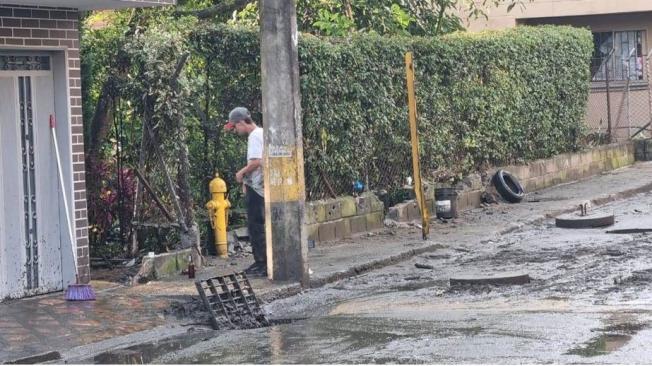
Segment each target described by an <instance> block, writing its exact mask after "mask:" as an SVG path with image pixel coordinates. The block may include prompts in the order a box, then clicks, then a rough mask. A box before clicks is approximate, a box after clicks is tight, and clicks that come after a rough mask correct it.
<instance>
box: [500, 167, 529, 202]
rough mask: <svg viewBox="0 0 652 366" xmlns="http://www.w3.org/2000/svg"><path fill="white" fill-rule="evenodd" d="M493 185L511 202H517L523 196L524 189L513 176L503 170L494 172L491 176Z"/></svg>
mask: <svg viewBox="0 0 652 366" xmlns="http://www.w3.org/2000/svg"><path fill="white" fill-rule="evenodd" d="M493 183H494V186H495V187H496V190H497V191H498V193H500V195H501V196H502V197H503V198H504V199H505V200H506V201H507V202H511V203H519V202H521V201H522V200H523V197H525V190H523V186H522V185H521V183H519V181H518V179H516V177H515V176H513V175H511V174H510V173H509V172H507V171H505V170H499V171H498V172H496V175H494V178H493Z"/></svg>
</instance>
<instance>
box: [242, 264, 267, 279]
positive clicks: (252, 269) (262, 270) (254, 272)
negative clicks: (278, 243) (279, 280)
mask: <svg viewBox="0 0 652 366" xmlns="http://www.w3.org/2000/svg"><path fill="white" fill-rule="evenodd" d="M266 267H267V266H265V265H262V264H259V263H254V264H252V265H251V266H249V268H247V269H245V270H244V272H245V273H246V274H248V275H250V276H257V277H258V276H260V277H264V276H267V268H266Z"/></svg>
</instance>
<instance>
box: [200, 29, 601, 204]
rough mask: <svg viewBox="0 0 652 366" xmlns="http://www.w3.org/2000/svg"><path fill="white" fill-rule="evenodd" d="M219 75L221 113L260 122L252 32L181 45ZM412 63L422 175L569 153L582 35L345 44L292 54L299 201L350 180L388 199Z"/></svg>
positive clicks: (584, 58) (406, 152) (404, 156)
mask: <svg viewBox="0 0 652 366" xmlns="http://www.w3.org/2000/svg"><path fill="white" fill-rule="evenodd" d="M192 41H193V44H194V46H195V48H196V50H197V51H198V53H199V54H201V55H204V56H205V57H206V59H207V60H210V62H211V64H213V65H214V67H215V68H216V69H217V70H219V71H220V72H218V73H215V74H214V76H213V77H212V88H213V90H214V91H215V92H216V93H217V94H218V95H219V98H218V100H219V104H220V107H219V108H221V110H223V111H225V113H226V112H227V111H228V110H229V109H230V108H231V107H233V106H236V105H247V106H249V107H250V108H251V110H252V112H253V113H254V116H255V117H258V120H260V99H261V92H260V55H259V48H260V47H259V35H258V32H257V31H254V30H250V29H243V28H234V27H230V26H215V27H213V28H208V29H203V30H200V31H198V32H196V33H195V34H194V35H193V38H192ZM407 51H413V52H414V54H415V66H416V72H417V76H416V80H417V85H416V88H417V98H418V112H419V123H420V126H419V132H420V137H421V144H422V145H421V152H422V167H423V169H424V174H425V176H426V177H431V178H433V179H440V180H441V179H450V178H453V179H455V178H460V177H462V176H463V175H464V174H467V173H469V172H471V171H474V170H477V169H479V168H481V167H482V166H485V165H488V164H489V165H498V164H508V163H513V162H519V161H527V160H532V159H539V158H546V157H550V156H552V155H555V154H558V153H563V152H567V151H574V150H577V149H578V148H579V147H580V141H581V140H582V137H583V135H584V130H585V129H584V126H583V122H582V120H583V116H584V112H585V107H586V102H587V97H588V90H589V89H588V85H589V80H590V71H589V64H590V58H591V54H592V51H593V43H592V38H591V34H590V32H589V31H588V30H584V29H577V28H571V27H557V26H543V27H517V28H515V29H510V30H506V31H500V32H496V31H491V32H482V33H454V34H451V35H446V36H443V37H439V38H419V37H410V38H403V37H392V38H386V37H380V36H376V35H356V36H353V37H351V38H346V39H323V38H317V37H314V36H310V35H302V36H301V39H300V43H299V57H300V68H301V92H302V108H303V133H304V144H305V145H304V156H305V164H306V169H305V171H306V184H307V191H308V194H309V197H310V198H313V199H314V198H319V196H320V195H321V194H322V193H324V192H325V191H326V185H325V181H327V182H328V183H329V184H330V185H331V186H332V187H333V189H334V190H335V191H336V192H335V193H337V194H346V193H350V187H351V183H352V182H353V181H354V180H358V179H359V180H362V181H363V182H365V181H366V182H368V184H369V186H370V187H369V188H371V189H388V190H389V189H392V188H396V187H399V186H401V185H402V184H404V178H405V177H406V176H409V175H410V171H411V167H410V163H409V161H410V159H409V156H410V146H409V133H408V122H407V116H408V113H407V94H406V86H405V65H404V54H405V52H407Z"/></svg>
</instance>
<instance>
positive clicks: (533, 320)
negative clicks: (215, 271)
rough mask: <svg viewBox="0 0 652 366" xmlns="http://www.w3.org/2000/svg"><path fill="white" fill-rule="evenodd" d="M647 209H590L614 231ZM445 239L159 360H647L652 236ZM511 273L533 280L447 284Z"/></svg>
mask: <svg viewBox="0 0 652 366" xmlns="http://www.w3.org/2000/svg"><path fill="white" fill-rule="evenodd" d="M651 207H652V194H644V195H639V196H635V197H633V198H631V199H629V200H626V201H621V202H616V203H612V204H609V205H606V206H603V207H599V208H595V209H596V210H600V211H606V212H613V213H615V215H616V225H615V226H613V227H610V228H609V229H608V230H615V229H631V228H650V227H652V216H651V215H652V210H651ZM441 244H442V247H443V248H442V249H440V250H437V251H435V252H430V253H426V254H422V255H420V256H418V257H415V258H413V259H411V260H409V261H406V262H403V263H400V264H398V265H394V266H391V267H386V268H383V269H379V270H376V271H373V272H369V273H366V274H363V275H360V276H357V277H353V278H350V279H346V280H342V281H340V282H337V283H334V284H331V285H328V286H325V287H323V288H320V289H314V290H310V291H305V292H303V293H302V294H300V295H297V296H294V297H291V298H287V299H283V300H278V301H275V302H272V303H271V304H268V305H266V307H265V310H266V311H267V312H268V314H269V317H270V318H272V319H276V320H281V321H279V322H278V323H277V325H274V326H271V327H268V328H263V329H255V330H239V331H229V332H226V333H224V334H222V335H220V336H218V337H216V338H212V339H207V340H204V341H203V342H200V343H197V344H195V345H192V346H190V347H188V348H185V349H184V350H182V351H179V352H172V353H169V354H166V355H163V356H160V357H158V358H155V359H154V362H162V363H189V362H192V363H196V362H200V363H320V362H329V363H330V362H332V363H338V362H346V363H383V362H387V363H419V362H431V363H432V362H434V363H438V362H443V363H509V364H515V363H550V362H562V363H650V362H652V354H651V353H650V352H649V351H648V345H649V344H650V342H652V328H651V327H650V326H651V324H652V323H651V322H652V286H651V284H652V263H651V262H650V260H649V258H650V257H651V256H652V233H649V232H647V233H646V232H642V233H634V234H612V233H607V230H605V229H588V230H587V229H584V230H573V229H559V228H556V227H555V225H554V220H547V221H545V222H542V223H540V224H537V225H530V226H526V227H524V228H522V229H521V230H519V231H515V232H512V233H510V234H507V235H504V236H502V237H486V238H483V239H482V240H481V241H479V242H477V243H476V244H475V245H472V246H471V245H462V246H460V245H456V243H441ZM417 264H418V267H421V268H417V266H415V265H417ZM427 267H433V269H427ZM422 268H426V269H422ZM505 273H526V274H529V276H530V277H531V282H530V283H528V284H524V285H501V286H494V285H474V286H453V287H451V286H450V285H449V279H450V278H451V277H456V276H471V277H474V276H475V277H478V276H480V277H481V276H496V275H501V274H505Z"/></svg>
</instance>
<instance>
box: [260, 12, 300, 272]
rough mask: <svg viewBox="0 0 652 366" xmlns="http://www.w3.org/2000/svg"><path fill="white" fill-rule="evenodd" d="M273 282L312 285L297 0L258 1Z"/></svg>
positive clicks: (267, 220)
mask: <svg viewBox="0 0 652 366" xmlns="http://www.w3.org/2000/svg"><path fill="white" fill-rule="evenodd" d="M260 12H261V64H262V91H263V124H264V127H265V161H264V164H265V165H264V172H265V229H266V230H265V231H266V235H267V269H268V271H267V272H268V273H269V278H270V279H273V280H278V281H301V283H302V284H303V285H308V283H309V278H308V247H307V237H306V232H305V230H304V228H303V221H304V216H303V214H304V205H305V196H306V192H305V182H304V175H303V138H302V131H301V95H300V90H299V53H298V49H297V47H298V33H297V14H296V3H295V0H260Z"/></svg>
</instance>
